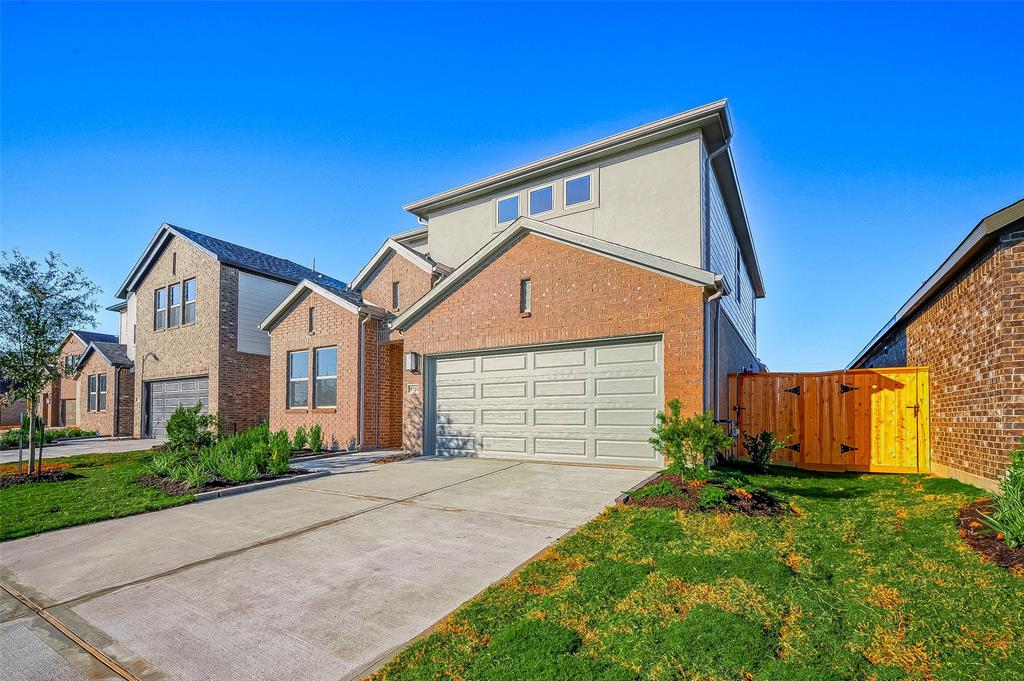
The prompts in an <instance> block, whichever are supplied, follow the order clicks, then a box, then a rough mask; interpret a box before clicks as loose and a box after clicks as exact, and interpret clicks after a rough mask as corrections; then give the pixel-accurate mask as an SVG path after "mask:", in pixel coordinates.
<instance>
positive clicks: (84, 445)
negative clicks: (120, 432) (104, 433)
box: [0, 438, 164, 463]
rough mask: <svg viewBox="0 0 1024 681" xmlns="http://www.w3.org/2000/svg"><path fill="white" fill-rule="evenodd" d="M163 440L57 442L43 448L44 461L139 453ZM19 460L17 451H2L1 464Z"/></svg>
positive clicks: (98, 439) (93, 439)
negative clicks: (87, 455) (86, 455)
mask: <svg viewBox="0 0 1024 681" xmlns="http://www.w3.org/2000/svg"><path fill="white" fill-rule="evenodd" d="M163 443H164V440H163V438H146V439H142V440H108V439H107V438H83V439H82V440H69V441H66V442H55V443H53V444H49V445H46V446H44V447H43V461H46V460H47V459H55V458H57V457H59V456H76V455H78V454H107V453H115V452H137V451H139V450H142V449H152V448H153V447H155V446H156V445H162V444H163ZM24 457H25V461H26V462H27V461H28V448H26V449H25V452H24ZM17 460H18V450H17V449H5V450H3V451H0V463H10V462H11V461H17Z"/></svg>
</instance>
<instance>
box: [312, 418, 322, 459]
mask: <svg viewBox="0 0 1024 681" xmlns="http://www.w3.org/2000/svg"><path fill="white" fill-rule="evenodd" d="M323 446H324V434H323V431H322V430H320V424H319V423H317V424H314V425H313V427H312V428H310V429H309V448H310V449H311V450H313V452H314V453H315V452H319V451H320V450H321V449H323Z"/></svg>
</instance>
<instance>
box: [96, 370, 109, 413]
mask: <svg viewBox="0 0 1024 681" xmlns="http://www.w3.org/2000/svg"><path fill="white" fill-rule="evenodd" d="M106 410H107V375H106V374H97V376H96V411H106Z"/></svg>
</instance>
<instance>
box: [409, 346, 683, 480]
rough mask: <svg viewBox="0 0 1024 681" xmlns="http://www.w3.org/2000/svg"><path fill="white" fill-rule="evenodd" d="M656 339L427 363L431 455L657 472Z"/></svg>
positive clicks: (659, 382) (660, 396)
mask: <svg viewBox="0 0 1024 681" xmlns="http://www.w3.org/2000/svg"><path fill="white" fill-rule="evenodd" d="M663 367H664V360H663V357H662V345H661V340H660V339H649V338H648V339H644V340H626V339H618V340H614V341H606V342H599V343H589V344H581V345H560V346H546V347H544V346H542V347H537V348H530V349H516V350H505V351H501V352H488V353H481V354H477V355H470V356H457V357H439V358H436V359H433V360H431V362H430V371H429V376H430V378H429V379H428V380H431V381H432V383H433V384H432V385H431V386H430V388H431V389H430V391H429V394H430V395H431V401H432V402H433V408H432V409H431V410H430V412H429V414H428V415H429V416H430V419H429V420H428V423H429V424H431V425H430V426H428V427H431V428H433V429H434V431H435V441H434V444H435V447H434V452H435V453H437V454H462V455H466V454H469V455H478V456H493V457H501V458H525V459H545V460H556V461H580V462H588V463H614V464H631V465H644V466H659V465H660V464H661V460H660V457H658V456H656V454H655V452H654V450H653V449H652V448H651V446H650V444H648V438H650V436H651V426H652V425H654V423H655V414H656V413H657V411H658V410H659V409H661V408H662V404H663V400H664V389H663V377H664V368H663Z"/></svg>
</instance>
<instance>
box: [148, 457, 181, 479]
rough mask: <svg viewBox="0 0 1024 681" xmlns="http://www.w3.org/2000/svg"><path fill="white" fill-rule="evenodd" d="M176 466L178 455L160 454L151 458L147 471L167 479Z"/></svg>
mask: <svg viewBox="0 0 1024 681" xmlns="http://www.w3.org/2000/svg"><path fill="white" fill-rule="evenodd" d="M177 466H178V455H177V454H175V453H174V452H160V453H159V454H156V455H154V456H153V460H152V461H151V462H150V463H149V470H150V471H151V472H152V473H153V475H161V476H164V477H167V476H169V475H170V474H171V471H173V470H174V469H175V468H177Z"/></svg>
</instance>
